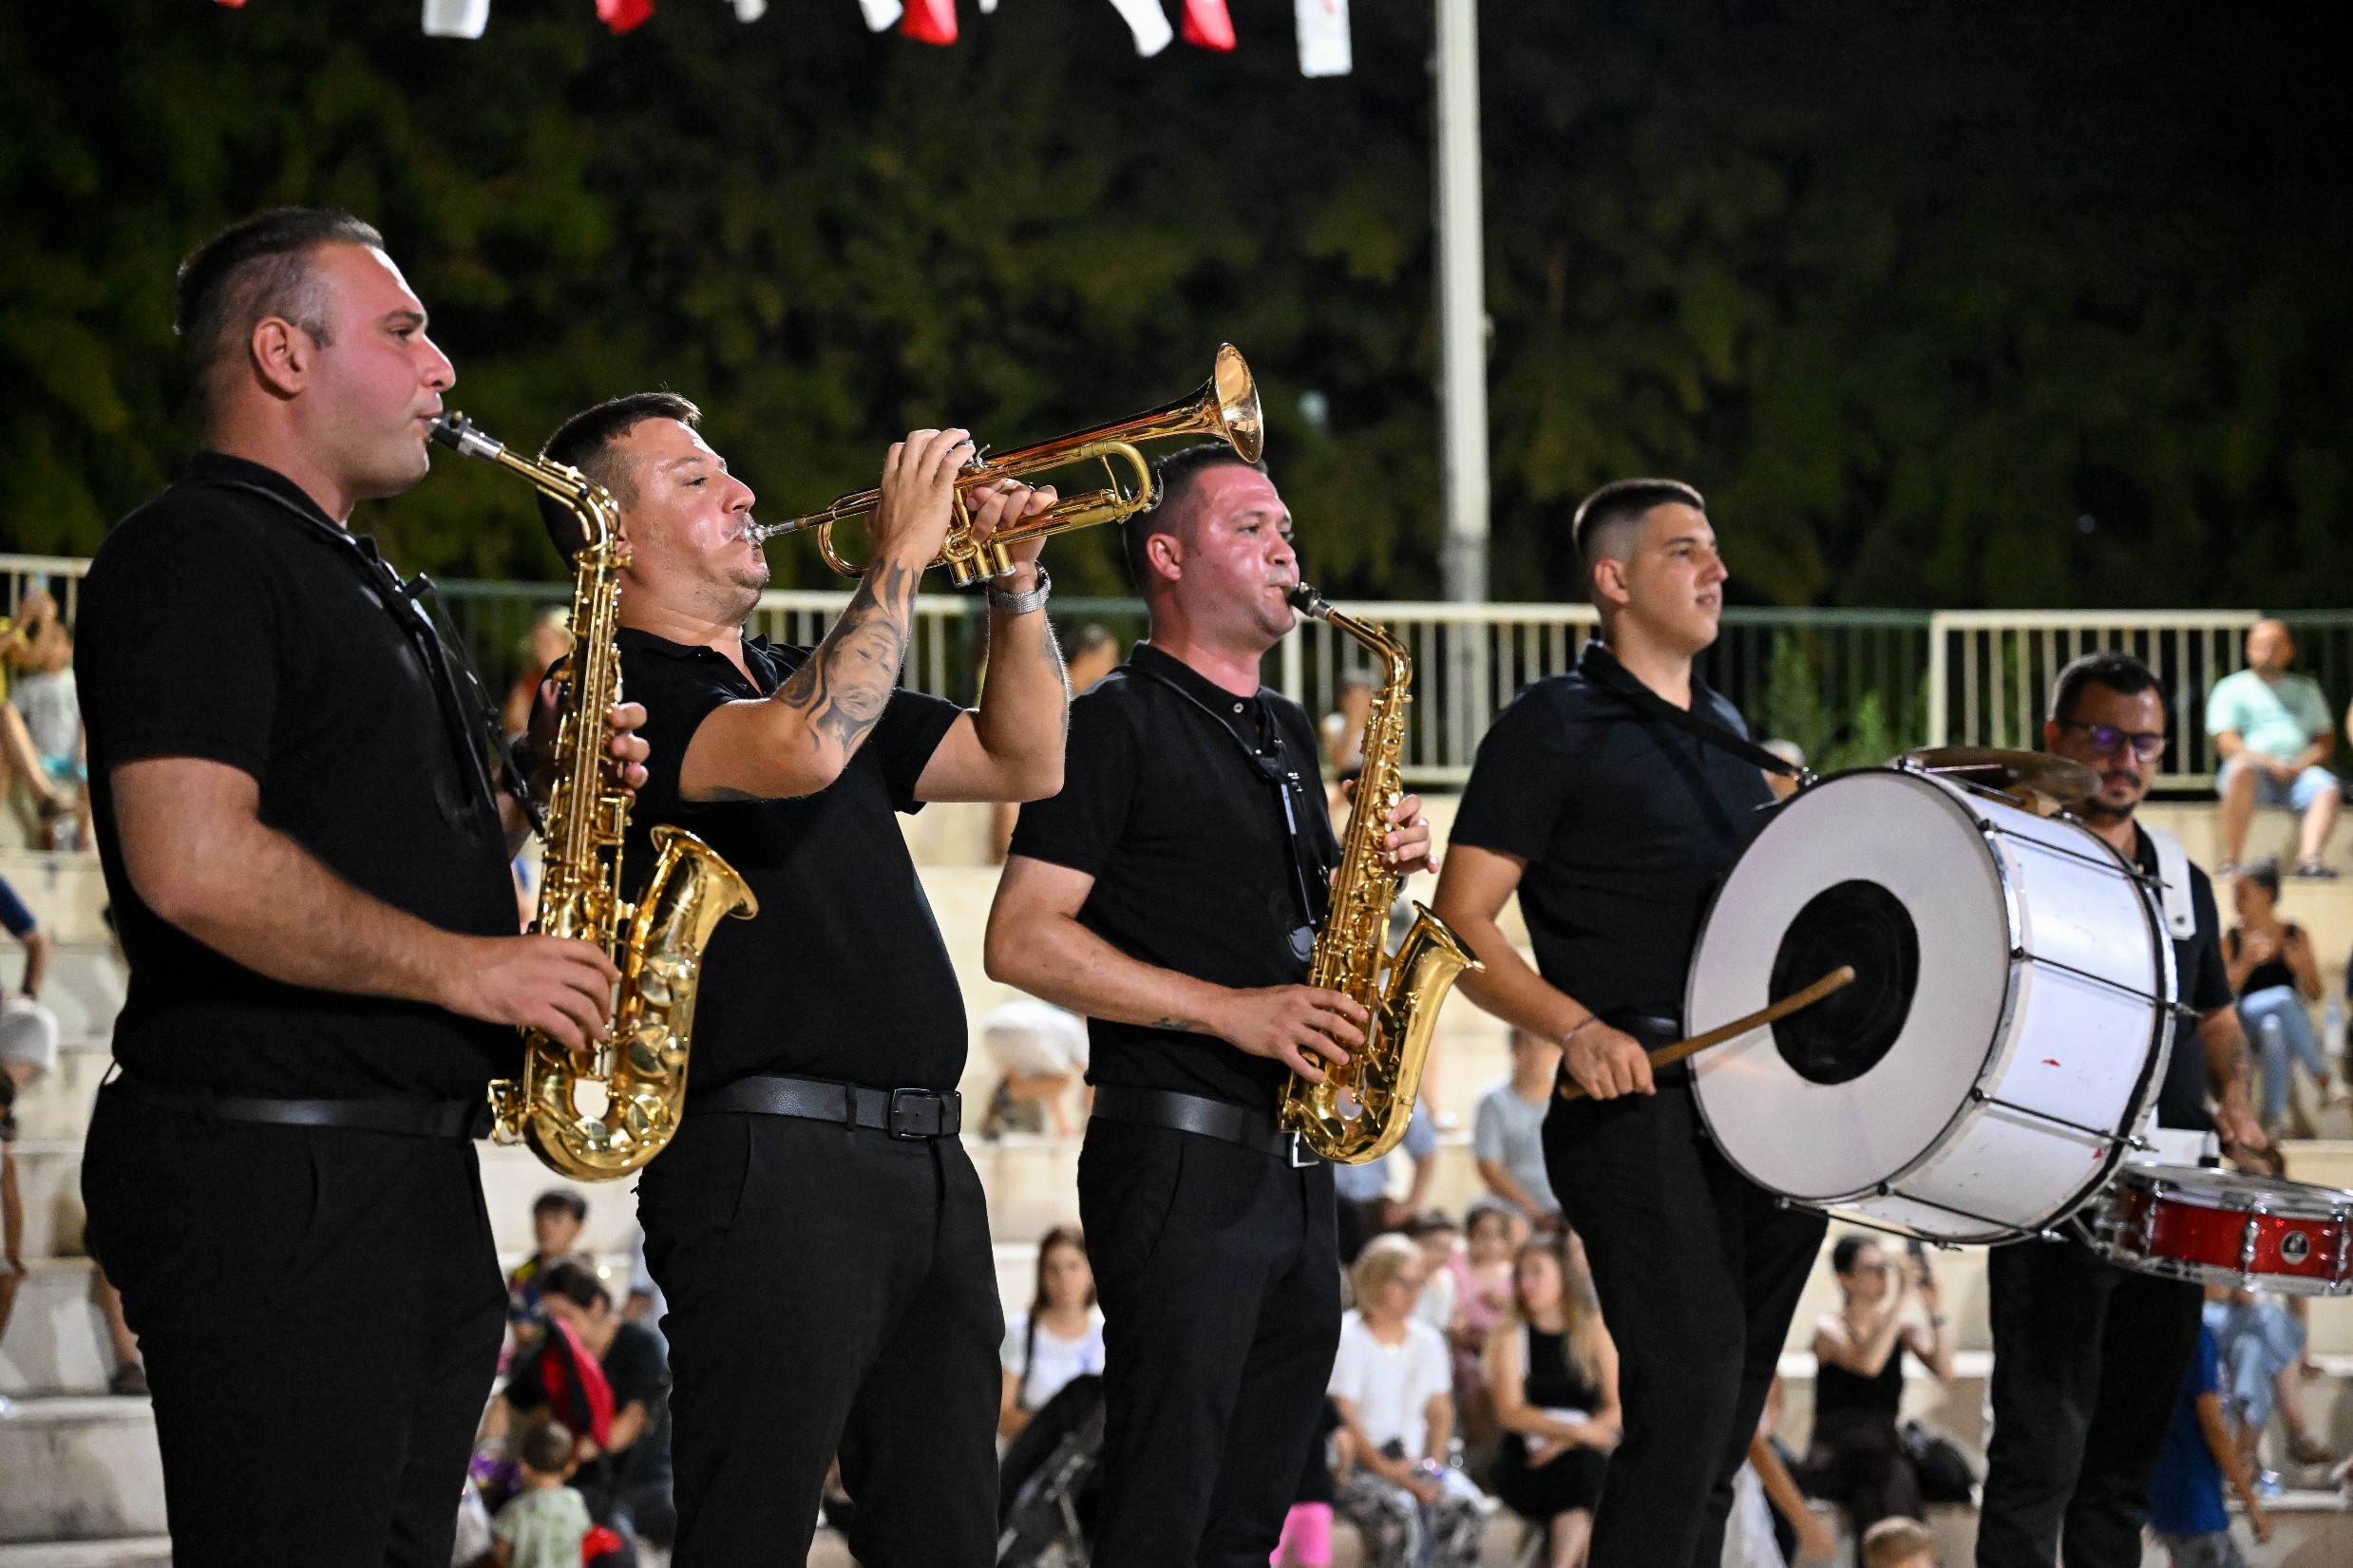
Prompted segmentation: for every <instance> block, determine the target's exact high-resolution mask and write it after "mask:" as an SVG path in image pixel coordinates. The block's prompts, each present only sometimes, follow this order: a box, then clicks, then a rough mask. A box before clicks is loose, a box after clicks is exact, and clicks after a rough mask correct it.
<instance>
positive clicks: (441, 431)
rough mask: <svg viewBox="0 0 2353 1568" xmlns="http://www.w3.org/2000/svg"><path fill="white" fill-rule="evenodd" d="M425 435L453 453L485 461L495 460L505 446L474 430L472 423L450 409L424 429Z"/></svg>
mask: <svg viewBox="0 0 2353 1568" xmlns="http://www.w3.org/2000/svg"><path fill="white" fill-rule="evenodd" d="M425 433H426V434H427V436H428V437H430V438H431V439H433V440H435V441H438V442H440V443H441V444H443V445H444V446H446V447H448V448H449V449H450V450H451V451H453V452H459V453H463V454H464V455H465V456H466V457H469V458H482V459H484V460H485V461H488V460H491V459H494V458H496V457H497V456H498V455H499V454H500V453H501V452H503V451H505V450H506V448H505V446H503V444H500V443H498V442H495V441H493V440H491V439H490V438H489V437H488V436H485V435H484V434H483V433H482V432H481V431H480V430H477V429H475V428H474V422H473V421H472V420H470V419H467V418H466V417H465V415H464V414H461V413H459V412H458V411H457V410H456V409H454V408H452V409H450V410H449V411H448V412H446V413H445V414H443V415H442V416H441V418H439V419H437V420H435V421H433V423H432V424H430V425H427V426H426V427H425Z"/></svg>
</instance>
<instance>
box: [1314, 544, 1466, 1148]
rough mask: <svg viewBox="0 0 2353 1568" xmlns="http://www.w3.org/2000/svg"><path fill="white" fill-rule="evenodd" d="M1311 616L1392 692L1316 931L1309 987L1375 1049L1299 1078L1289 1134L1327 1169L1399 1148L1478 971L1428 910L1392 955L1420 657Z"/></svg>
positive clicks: (1375, 634)
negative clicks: (1396, 860) (1459, 989)
mask: <svg viewBox="0 0 2353 1568" xmlns="http://www.w3.org/2000/svg"><path fill="white" fill-rule="evenodd" d="M1291 604H1292V607H1293V608H1294V609H1296V610H1298V611H1299V613H1300V614H1303V615H1307V616H1310V617H1312V618H1313V619H1316V620H1319V621H1323V622H1325V623H1327V624H1328V625H1331V626H1334V627H1337V628H1338V629H1339V630H1340V631H1342V632H1344V633H1347V634H1348V635H1349V636H1351V637H1354V638H1355V639H1356V640H1357V642H1359V643H1361V644H1363V645H1364V647H1365V648H1367V649H1369V650H1370V651H1371V652H1372V653H1373V656H1374V657H1375V658H1377V659H1379V660H1380V661H1381V671H1382V673H1381V683H1380V689H1379V690H1378V691H1377V692H1376V693H1375V695H1374V698H1373V711H1372V713H1371V714H1370V715H1369V716H1368V717H1367V718H1366V719H1365V721H1364V771H1363V772H1362V773H1360V774H1358V775H1357V798H1356V806H1355V809H1354V810H1353V811H1352V812H1351V813H1350V815H1349V819H1348V837H1347V840H1346V841H1344V842H1343V843H1342V844H1341V845H1340V863H1339V870H1338V872H1337V873H1336V874H1335V875H1334V877H1333V878H1332V911H1331V914H1330V915H1329V916H1326V917H1325V919H1324V922H1323V929H1322V930H1320V931H1319V932H1317V933H1316V950H1315V958H1314V961H1313V963H1312V964H1311V965H1310V967H1309V971H1308V976H1307V983H1308V984H1309V985H1311V986H1319V987H1321V988H1322V989H1324V990H1326V991H1337V992H1339V993H1340V994H1341V995H1343V996H1347V997H1351V998H1353V999H1354V1000H1355V1001H1356V1002H1357V1005H1358V1006H1359V1007H1361V1008H1363V1009H1364V1011H1365V1013H1366V1015H1367V1019H1368V1021H1367V1023H1366V1025H1365V1030H1364V1044H1363V1045H1361V1046H1359V1047H1357V1049H1356V1050H1355V1051H1354V1052H1352V1053H1351V1054H1350V1057H1349V1060H1348V1063H1347V1065H1346V1066H1344V1067H1331V1066H1328V1065H1327V1066H1326V1067H1325V1068H1324V1081H1323V1082H1322V1083H1320V1084H1311V1083H1309V1082H1308V1081H1307V1080H1306V1079H1304V1078H1301V1077H1300V1075H1299V1074H1297V1073H1293V1074H1292V1075H1291V1081H1290V1083H1289V1084H1288V1085H1287V1086H1285V1087H1284V1089H1283V1095H1282V1112H1281V1123H1282V1125H1284V1126H1286V1127H1288V1128H1290V1129H1291V1130H1293V1131H1294V1132H1297V1133H1298V1134H1299V1135H1300V1142H1302V1143H1305V1144H1306V1145H1307V1146H1308V1147H1309V1148H1311V1149H1313V1150H1315V1151H1316V1153H1318V1154H1319V1155H1321V1156H1322V1157H1323V1158H1324V1159H1326V1160H1330V1161H1335V1162H1338V1163H1340V1164H1343V1165H1361V1164H1363V1163H1365V1162H1368V1161H1372V1160H1378V1159H1379V1158H1380V1157H1381V1156H1382V1155H1384V1154H1387V1153H1388V1152H1389V1151H1390V1150H1391V1149H1394V1148H1395V1147H1396V1146H1397V1142H1398V1140H1400V1139H1402V1138H1403V1137H1404V1136H1405V1128H1406V1124H1407V1123H1408V1122H1410V1121H1411V1120H1412V1119H1413V1116H1414V1098H1415V1097H1416V1096H1417V1095H1419V1094H1420V1093H1421V1083H1422V1064H1423V1063H1424V1062H1425V1061H1427V1060H1428V1059H1429V1056H1430V1037H1431V1035H1432V1034H1433V1032H1434V1031H1435V1030H1437V1027H1438V1009H1439V1007H1440V1006H1441V1005H1442V1004H1443V1003H1444V1002H1445V1001H1446V993H1447V992H1449V991H1450V990H1452V988H1453V985H1454V980H1455V977H1456V976H1457V975H1459V974H1461V973H1462V972H1463V971H1464V970H1466V969H1478V968H1481V967H1482V966H1481V965H1480V963H1479V961H1478V960H1477V959H1475V958H1473V957H1471V951H1470V949H1468V948H1466V947H1464V946H1463V942H1462V938H1461V937H1459V936H1457V935H1454V932H1453V930H1452V927H1450V926H1448V925H1447V923H1446V922H1445V921H1444V920H1441V919H1439V918H1438V917H1437V916H1435V915H1433V914H1431V913H1430V911H1429V910H1427V909H1425V908H1423V907H1422V906H1421V905H1420V904H1418V903H1417V904H1415V905H1414V928H1413V929H1412V930H1411V931H1409V932H1407V933H1406V934H1405V940H1404V941H1403V942H1402V943H1400V944H1399V945H1398V948H1397V951H1396V952H1395V953H1394V954H1393V953H1391V952H1389V951H1388V943H1387V937H1388V935H1389V910H1390V906H1391V905H1392V904H1394V903H1395V902H1396V898H1397V889H1398V888H1399V887H1400V886H1401V885H1402V884H1403V882H1404V880H1405V878H1403V877H1402V876H1400V875H1399V874H1398V873H1397V871H1396V870H1395V868H1394V867H1393V866H1391V864H1390V863H1389V851H1388V845H1387V842H1386V841H1387V839H1388V837H1389V812H1390V809H1391V808H1392V807H1393V806H1395V804H1396V803H1397V802H1398V801H1399V800H1400V799H1401V798H1402V797H1403V796H1404V794H1405V789H1404V784H1403V781H1402V776H1401V775H1400V773H1399V772H1398V768H1397V760H1398V758H1399V757H1401V756H1402V755H1404V751H1405V708H1406V705H1407V704H1408V703H1410V702H1412V701H1413V699H1414V691H1413V688H1414V656H1413V655H1412V654H1411V653H1409V652H1406V649H1405V645H1404V644H1403V643H1401V642H1399V641H1398V640H1397V639H1396V638H1395V637H1393V636H1391V635H1390V634H1389V633H1387V632H1384V631H1382V630H1381V629H1380V628H1379V627H1377V626H1373V625H1369V624H1367V623H1366V622H1364V621H1360V620H1358V619H1357V618H1356V617H1355V616H1353V615H1345V614H1341V613H1340V612H1338V611H1337V610H1335V609H1333V608H1332V606H1331V605H1330V603H1329V602H1327V601H1326V600H1325V599H1324V597H1323V595H1320V594H1318V593H1317V592H1316V591H1315V590H1314V589H1312V588H1310V587H1308V586H1307V585H1306V584H1305V583H1301V584H1300V585H1299V586H1298V587H1296V588H1294V589H1292V590H1291Z"/></svg>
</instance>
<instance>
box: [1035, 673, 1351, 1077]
mask: <svg viewBox="0 0 2353 1568" xmlns="http://www.w3.org/2000/svg"><path fill="white" fill-rule="evenodd" d="M1278 748H1279V753H1280V756H1281V759H1282V761H1283V765H1284V766H1285V767H1286V768H1287V769H1288V770H1290V771H1294V772H1296V773H1297V774H1298V775H1299V779H1300V786H1299V787H1298V788H1297V789H1296V790H1295V791H1294V792H1293V800H1294V802H1295V809H1297V810H1299V811H1300V812H1303V813H1304V821H1303V822H1302V824H1301V832H1302V837H1303V838H1304V839H1305V840H1306V841H1307V842H1306V844H1305V846H1304V850H1305V852H1306V853H1309V854H1312V856H1313V863H1312V864H1308V865H1305V866H1304V867H1303V868H1302V869H1303V870H1304V872H1305V874H1306V876H1307V878H1308V879H1309V892H1310V896H1311V897H1320V895H1321V890H1322V889H1323V888H1324V886H1325V884H1326V882H1327V881H1328V879H1329V878H1330V875H1331V868H1332V866H1333V865H1334V864H1335V863H1336V862H1337V861H1338V858H1339V846H1338V843H1337V842H1336V841H1335V840H1334V839H1333V837H1332V824H1331V821H1330V819H1329V818H1328V817H1327V816H1326V815H1325V813H1324V806H1323V788H1322V775H1321V771H1320V768H1319V756H1318V750H1317V745H1316V731H1315V727H1314V725H1312V724H1311V723H1309V721H1308V718H1307V714H1306V711H1305V710H1304V709H1303V708H1300V706H1299V704H1297V703H1295V702H1292V701H1291V700H1289V699H1288V698H1286V697H1284V696H1282V695H1281V693H1280V692H1276V691H1271V690H1266V689H1265V688H1261V689H1260V690H1259V691H1258V692H1257V694H1256V695H1254V696H1249V697H1238V696H1236V695H1234V694H1233V693H1232V692H1230V691H1228V690H1225V689H1224V688H1223V687H1221V686H1218V685H1217V684H1216V683H1214V682H1212V681H1210V680H1209V679H1207V678H1206V677H1205V676H1204V675H1202V674H1200V673H1199V672H1198V671H1195V670H1193V669H1192V667H1191V666H1189V665H1186V664H1185V663H1183V662H1182V661H1180V660H1178V659H1175V658H1172V657H1170V656H1169V655H1168V654H1167V653H1164V652H1161V651H1160V650H1159V649H1157V648H1154V647H1153V646H1152V645H1151V644H1149V643H1138V644H1137V645H1136V647H1135V650H1134V652H1131V653H1130V654H1129V658H1128V662H1127V664H1126V665H1125V666H1123V667H1122V668H1120V669H1118V670H1115V671H1112V672H1111V673H1110V674H1109V675H1107V676H1105V677H1104V678H1103V679H1102V680H1101V681H1099V682H1097V683H1096V684H1095V686H1094V687H1093V688H1092V689H1091V690H1089V691H1088V692H1087V693H1086V694H1085V695H1084V696H1082V697H1079V698H1078V699H1077V700H1076V701H1074V702H1073V703H1072V705H1071V739H1070V746H1069V751H1068V755H1067V758H1066V760H1065V761H1064V764H1063V773H1062V793H1061V794H1059V795H1056V796H1055V797H1053V799H1052V800H1048V801H1035V802H1033V803H1030V804H1028V805H1025V806H1023V807H1022V808H1021V821H1020V823H1019V825H1018V826H1016V827H1015V829H1014V837H1013V848H1012V853H1013V854H1015V855H1026V856H1029V857H1031V858H1032V859H1034V860H1051V861H1053V863H1054V864H1056V865H1064V866H1069V867H1070V868H1071V869H1072V870H1073V871H1082V872H1085V873H1086V874H1087V875H1088V876H1090V877H1092V878H1094V886H1093V887H1092V888H1091V890H1090V891H1089V892H1088V895H1087V901H1086V903H1085V904H1084V905H1083V906H1082V907H1081V908H1080V910H1079V913H1078V918H1079V921H1080V923H1081V924H1083V925H1085V926H1086V927H1087V929H1088V930H1090V931H1091V932H1093V933H1094V934H1095V935H1098V936H1101V937H1102V938H1103V939H1104V940H1105V941H1108V942H1110V944H1111V945H1112V946H1113V947H1115V948H1117V949H1119V951H1120V952H1122V953H1125V954H1128V955H1129V957H1131V958H1136V959H1139V960H1141V961H1142V962H1144V963H1148V964H1152V965H1155V966H1157V967H1159V968H1161V969H1167V970H1174V971H1176V972H1177V973H1180V974H1189V975H1192V976H1193V977H1194V978H1196V979H1201V980H1207V981H1210V982H1212V983H1214V984H1217V985H1221V986H1233V987H1237V988H1248V987H1258V986H1280V985H1298V984H1302V983H1304V982H1305V981H1306V979H1307V969H1308V965H1307V960H1306V959H1305V958H1304V957H1302V956H1300V955H1299V954H1297V953H1296V952H1295V951H1294V949H1293V944H1292V939H1291V938H1292V934H1293V932H1294V931H1295V930H1297V929H1298V928H1299V927H1300V925H1302V924H1303V923H1313V922H1315V921H1317V920H1319V919H1320V918H1321V916H1322V910H1321V909H1320V907H1319V908H1317V909H1315V910H1312V911H1309V912H1307V913H1306V914H1304V915H1302V913H1301V911H1300V891H1299V889H1298V886H1297V878H1295V876H1294V874H1293V871H1292V860H1291V858H1290V855H1291V852H1290V850H1289V848H1288V847H1287V840H1288V838H1289V830H1288V828H1287V827H1286V826H1285V823H1284V819H1283V814H1282V806H1281V799H1280V797H1279V796H1278V795H1277V794H1276V789H1275V786H1274V785H1273V784H1270V783H1269V782H1268V781H1267V778H1266V775H1265V773H1264V772H1263V771H1262V769H1261V768H1260V766H1259V765H1257V764H1256V763H1254V762H1252V760H1251V756H1252V754H1253V753H1257V754H1262V755H1270V756H1271V755H1275V754H1277V753H1278ZM1087 1027H1088V1032H1089V1037H1090V1040H1091V1045H1092V1050H1091V1058H1092V1059H1091V1063H1090V1065H1089V1068H1088V1073H1087V1078H1088V1082H1090V1083H1094V1084H1127V1085H1132V1086H1137V1087H1140V1088H1155V1089H1174V1090H1176V1091H1178V1092H1179V1093H1183V1094H1197V1095H1205V1096H1207V1097H1209V1098H1211V1099H1216V1100H1224V1101H1226V1102H1228V1103H1229V1104H1233V1105H1250V1106H1254V1107H1258V1108H1262V1109H1272V1108H1273V1106H1274V1105H1275V1103H1276V1102H1277V1100H1278V1099H1279V1098H1280V1097H1281V1093H1282V1087H1283V1085H1284V1083H1285V1081H1286V1080H1287V1079H1288V1078H1289V1076H1290V1069H1289V1068H1288V1067H1284V1066H1283V1065H1282V1064H1281V1062H1277V1061H1271V1060H1269V1059H1267V1058H1264V1057H1259V1056H1252V1055H1249V1054H1247V1053H1246V1052H1244V1051H1242V1050H1239V1049H1237V1048H1234V1047H1233V1046H1230V1045H1228V1044H1226V1043H1225V1042H1224V1041H1223V1040H1219V1039H1217V1038H1215V1037H1213V1036H1210V1035H1205V1034H1184V1033H1177V1032H1174V1031H1171V1030H1156V1029H1148V1028H1145V1027H1142V1026H1139V1025H1135V1024H1113V1023H1107V1022H1105V1021H1104V1020H1102V1019H1090V1020H1089V1021H1088V1026H1087Z"/></svg>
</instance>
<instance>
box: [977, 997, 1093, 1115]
mask: <svg viewBox="0 0 2353 1568" xmlns="http://www.w3.org/2000/svg"><path fill="white" fill-rule="evenodd" d="M980 1048H981V1049H982V1050H984V1051H986V1052H988V1056H989V1060H990V1061H991V1062H992V1063H994V1064H995V1065H996V1069H997V1071H998V1072H1000V1073H1002V1074H1003V1075H1004V1076H1003V1077H1001V1078H999V1079H998V1080H997V1083H996V1092H995V1093H993V1094H991V1095H990V1096H989V1114H988V1116H987V1117H986V1118H985V1119H984V1120H983V1121H982V1122H981V1124H980V1136H982V1137H983V1138H997V1137H1001V1136H1003V1135H1004V1134H1006V1133H1009V1132H1022V1133H1041V1132H1044V1131H1046V1130H1047V1129H1048V1127H1049V1126H1051V1127H1052V1128H1053V1133H1054V1135H1055V1136H1056V1137H1059V1138H1068V1137H1069V1136H1070V1135H1071V1133H1072V1130H1073V1129H1072V1120H1071V1105H1070V1099H1071V1091H1072V1089H1073V1088H1076V1087H1077V1086H1078V1085H1079V1083H1080V1081H1081V1080H1082V1079H1083V1078H1084V1077H1085V1076H1086V1073H1087V1020H1085V1019H1084V1018H1081V1017H1080V1016H1079V1015H1078V1014H1077V1013H1075V1012H1071V1011H1066V1010H1065V1009H1062V1008H1058V1007H1055V1006H1054V1005H1053V1003H1052V1002H1041V1001H1039V1000H1038V999H1037V998H1036V997H1034V996H1019V997H1015V999H1014V1000H1012V1001H1010V1002H1007V1003H1005V1004H1003V1005H1002V1006H1000V1007H995V1008H992V1009H990V1010H989V1013H988V1016H987V1017H985V1018H983V1019H981V1020H980Z"/></svg>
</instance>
